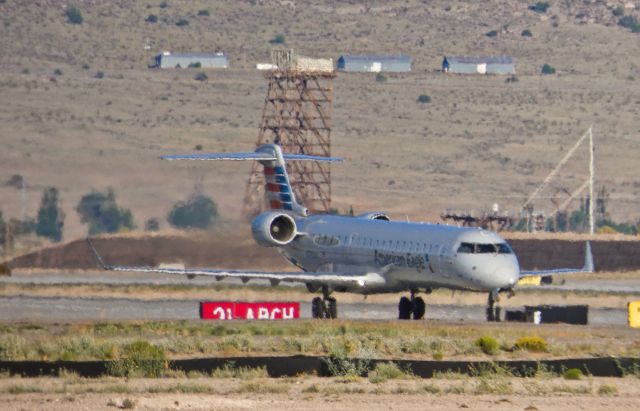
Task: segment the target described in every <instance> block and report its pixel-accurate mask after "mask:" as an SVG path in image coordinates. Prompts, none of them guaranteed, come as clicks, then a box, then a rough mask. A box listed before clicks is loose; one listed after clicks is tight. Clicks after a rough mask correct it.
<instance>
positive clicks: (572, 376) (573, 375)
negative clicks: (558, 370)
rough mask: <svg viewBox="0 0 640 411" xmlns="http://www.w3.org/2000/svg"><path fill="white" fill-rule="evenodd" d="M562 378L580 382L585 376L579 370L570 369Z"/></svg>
mask: <svg viewBox="0 0 640 411" xmlns="http://www.w3.org/2000/svg"><path fill="white" fill-rule="evenodd" d="M562 377H563V378H564V379H565V380H579V379H581V378H582V377H583V374H582V371H580V369H579V368H569V369H568V370H565V371H564V372H563V373H562Z"/></svg>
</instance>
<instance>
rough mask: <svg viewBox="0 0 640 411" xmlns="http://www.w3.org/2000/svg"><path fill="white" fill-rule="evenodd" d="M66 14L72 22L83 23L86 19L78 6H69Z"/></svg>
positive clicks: (69, 21)
mask: <svg viewBox="0 0 640 411" xmlns="http://www.w3.org/2000/svg"><path fill="white" fill-rule="evenodd" d="M64 14H65V15H66V16H67V22H68V23H70V24H82V22H83V20H84V19H83V18H82V13H81V12H80V9H79V8H77V7H76V6H70V7H67V9H66V10H65V11H64Z"/></svg>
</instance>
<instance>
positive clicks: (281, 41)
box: [269, 34, 286, 44]
mask: <svg viewBox="0 0 640 411" xmlns="http://www.w3.org/2000/svg"><path fill="white" fill-rule="evenodd" d="M269 43H271V44H284V43H286V39H285V37H284V34H276V35H275V36H273V38H272V39H271V40H269Z"/></svg>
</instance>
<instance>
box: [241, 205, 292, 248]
mask: <svg viewBox="0 0 640 411" xmlns="http://www.w3.org/2000/svg"><path fill="white" fill-rule="evenodd" d="M251 232H252V234H253V238H254V239H255V240H256V242H257V243H258V244H260V245H261V246H264V247H277V246H282V245H287V244H289V243H290V242H291V241H293V239H294V238H295V237H296V235H297V234H298V229H297V227H296V222H295V220H294V219H293V217H291V216H290V215H289V214H285V213H279V212H275V211H268V212H266V213H262V214H260V215H259V216H257V217H256V218H255V219H254V220H253V222H252V223H251Z"/></svg>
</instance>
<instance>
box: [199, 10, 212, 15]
mask: <svg viewBox="0 0 640 411" xmlns="http://www.w3.org/2000/svg"><path fill="white" fill-rule="evenodd" d="M209 15H210V13H209V10H207V9H203V10H198V16H207V17H208V16H209Z"/></svg>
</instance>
